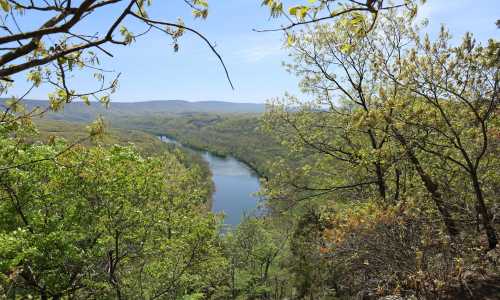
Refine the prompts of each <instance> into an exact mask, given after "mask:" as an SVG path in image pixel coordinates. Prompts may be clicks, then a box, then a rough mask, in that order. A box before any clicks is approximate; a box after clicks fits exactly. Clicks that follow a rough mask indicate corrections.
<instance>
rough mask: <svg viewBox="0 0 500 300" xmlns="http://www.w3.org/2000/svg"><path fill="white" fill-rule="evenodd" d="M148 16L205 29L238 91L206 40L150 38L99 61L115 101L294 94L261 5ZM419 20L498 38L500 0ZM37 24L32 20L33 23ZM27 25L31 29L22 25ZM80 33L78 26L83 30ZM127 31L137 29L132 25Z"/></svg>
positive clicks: (102, 20) (214, 2)
mask: <svg viewBox="0 0 500 300" xmlns="http://www.w3.org/2000/svg"><path fill="white" fill-rule="evenodd" d="M154 3H155V4H154V6H153V9H152V10H151V17H152V18H157V19H162V18H163V19H165V18H169V19H170V20H171V19H172V18H173V19H175V18H177V17H178V16H183V17H184V19H185V22H186V24H188V25H191V26H193V27H194V28H196V29H199V30H200V31H202V32H203V33H204V34H205V35H206V36H207V37H208V38H209V39H210V40H211V41H212V42H214V43H215V44H216V45H217V49H218V51H219V52H220V53H221V55H222V56H223V58H224V61H225V63H226V64H227V67H228V69H229V72H230V75H231V78H232V80H233V82H234V85H235V90H231V88H230V87H229V84H228V82H227V81H226V79H225V76H224V73H223V70H222V68H221V66H220V65H219V63H218V61H217V59H216V57H215V56H214V55H213V54H212V53H211V52H210V51H209V49H208V48H207V47H206V45H205V44H203V42H202V41H201V40H199V39H197V38H195V37H194V36H192V35H190V34H186V35H185V36H184V37H182V39H181V40H180V51H179V52H178V53H174V51H173V50H172V45H171V44H172V42H171V39H169V38H168V37H166V36H164V35H161V34H159V33H153V34H150V35H148V36H146V37H143V38H141V39H139V40H138V41H137V42H136V43H134V44H133V45H132V46H130V47H117V46H109V47H106V49H108V50H110V51H111V52H112V53H113V54H114V56H115V57H114V58H113V59H107V58H105V59H103V66H104V67H106V68H107V69H112V70H116V71H118V72H121V73H122V75H121V78H120V88H119V90H118V91H117V93H115V94H114V95H113V97H112V100H113V101H127V102H129V101H143V100H166V99H183V100H189V101H201V100H222V101H233V102H264V101H266V100H267V99H269V98H273V97H278V96H281V95H283V94H284V92H285V91H288V92H291V93H298V89H297V87H296V85H297V79H296V78H294V77H293V76H291V75H290V74H288V73H287V72H286V71H285V70H284V68H283V67H282V65H281V63H282V61H283V60H286V59H287V53H286V51H285V50H283V49H282V47H281V45H282V36H281V34H280V33H256V32H253V31H252V29H254V28H259V29H262V28H273V27H276V26H278V25H279V24H280V23H279V22H280V21H279V20H278V21H277V20H270V19H269V13H268V11H267V10H266V9H265V8H263V7H261V6H260V3H261V1H260V0H210V1H209V3H210V13H209V17H208V19H207V20H205V21H200V20H192V17H191V15H190V10H189V9H187V8H186V6H185V5H184V4H182V1H181V0H155V1H154ZM112 13H113V12H111V11H110V12H106V13H105V14H102V15H100V16H98V17H97V19H94V20H93V21H92V24H86V27H85V29H86V30H89V28H90V30H95V31H98V30H99V28H102V26H103V25H106V24H107V23H109V21H110V20H111V18H109V15H110V14H112ZM419 16H420V17H421V18H424V17H425V18H428V19H429V26H428V27H427V29H426V31H428V32H429V33H430V34H431V35H434V34H435V33H436V32H437V31H438V29H439V27H440V25H441V24H446V25H447V26H448V27H449V28H450V31H451V33H452V34H453V35H454V36H455V37H456V38H459V37H460V36H461V35H462V34H463V33H465V32H466V31H471V32H473V33H474V34H475V35H476V37H477V38H478V39H479V40H482V41H484V40H487V39H488V38H490V37H495V38H497V39H498V38H499V33H500V30H498V29H496V26H495V20H496V19H497V18H500V1H499V0H474V1H472V0H452V1H450V0H428V1H427V4H425V5H424V6H422V7H421V8H420V15H419ZM38 21H39V20H33V24H29V25H33V26H35V25H36V24H38ZM25 25H26V26H29V25H28V24H25ZM82 28H83V27H82ZM131 29H132V31H134V30H137V31H139V30H138V29H137V28H136V26H135V24H131ZM101 30H102V29H101ZM20 81H21V80H17V82H18V84H17V86H16V87H15V88H14V89H13V90H12V92H14V94H18V95H19V94H21V93H22V91H23V90H24V88H25V85H24V84H21V83H20ZM72 84H73V86H74V87H82V88H90V86H91V84H92V81H91V80H89V79H88V78H79V77H78V78H74V79H73V80H72ZM48 91H49V89H48V88H46V87H42V88H39V89H37V90H35V91H33V92H32V93H31V94H30V96H29V98H32V99H33V98H35V99H46V98H47V92H48Z"/></svg>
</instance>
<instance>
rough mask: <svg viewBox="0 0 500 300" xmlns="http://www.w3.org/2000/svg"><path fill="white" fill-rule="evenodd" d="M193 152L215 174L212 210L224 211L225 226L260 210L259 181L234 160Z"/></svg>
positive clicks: (170, 140) (174, 142)
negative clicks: (199, 156) (257, 194)
mask: <svg viewBox="0 0 500 300" xmlns="http://www.w3.org/2000/svg"><path fill="white" fill-rule="evenodd" d="M160 139H161V140H162V141H163V142H166V143H173V144H176V145H178V146H181V147H184V146H183V145H181V144H180V143H179V142H177V141H176V140H173V139H171V138H168V137H165V136H162V137H160ZM186 148H188V147H186ZM189 149H190V150H192V151H195V152H197V153H199V154H200V155H201V156H202V157H203V159H205V160H206V161H207V162H208V166H209V167H210V171H211V172H212V180H213V182H214V186H215V192H214V194H213V205H212V211H214V212H223V213H224V215H225V218H224V223H225V224H227V225H231V226H235V225H238V224H239V223H240V220H241V218H242V217H243V215H244V214H245V213H251V212H253V211H254V210H255V209H256V206H257V202H258V197H257V196H256V195H254V194H255V193H256V192H257V191H258V190H259V178H258V177H257V176H256V175H255V173H254V172H253V171H252V170H251V169H250V168H249V167H248V166H246V165H245V164H244V163H242V162H241V161H238V160H237V159H235V158H234V157H230V156H228V157H220V156H217V155H214V154H212V153H210V152H207V151H200V150H193V149H191V148H189Z"/></svg>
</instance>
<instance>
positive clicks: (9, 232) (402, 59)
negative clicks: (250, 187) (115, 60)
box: [0, 0, 500, 300]
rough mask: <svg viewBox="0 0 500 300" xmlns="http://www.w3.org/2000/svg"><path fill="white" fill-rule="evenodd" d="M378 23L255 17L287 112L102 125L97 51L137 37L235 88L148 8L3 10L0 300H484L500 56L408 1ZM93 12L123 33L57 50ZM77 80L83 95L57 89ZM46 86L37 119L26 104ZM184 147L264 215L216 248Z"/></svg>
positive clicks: (312, 7) (369, 14) (110, 31)
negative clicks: (197, 59)
mask: <svg viewBox="0 0 500 300" xmlns="http://www.w3.org/2000/svg"><path fill="white" fill-rule="evenodd" d="M181 2H182V1H181ZM394 2H395V3H393V2H388V1H383V0H380V1H348V3H349V4H345V3H340V2H339V1H336V0H325V1H304V3H303V4H301V5H298V6H292V7H288V8H286V7H284V4H283V3H281V2H279V1H269V0H266V1H263V3H262V5H263V6H264V7H265V8H266V9H268V10H269V11H270V13H271V16H272V17H274V18H283V19H284V20H285V21H286V22H290V23H289V24H288V25H283V26H282V27H281V28H276V29H272V30H273V31H281V32H283V35H284V37H285V39H284V48H285V49H286V51H287V52H288V54H289V60H288V61H286V62H285V63H284V68H285V69H286V70H287V71H288V72H289V73H290V75H291V76H295V77H297V78H298V80H299V88H300V91H301V93H302V94H301V95H297V96H294V95H291V94H288V93H287V94H285V96H283V97H281V98H274V99H272V100H269V101H268V103H267V105H266V106H265V107H264V106H263V105H261V104H249V103H245V104H235V103H232V104H230V103H228V104H225V103H223V102H216V101H209V102H198V103H190V102H185V101H172V102H170V101H159V102H144V103H139V104H125V103H118V104H116V105H113V102H110V99H111V98H110V97H111V95H112V93H113V92H115V91H116V89H117V88H118V85H117V79H118V78H113V79H112V80H111V81H110V82H109V83H108V82H107V81H106V80H105V79H104V78H105V75H107V73H108V72H107V71H106V70H105V69H104V68H102V67H101V66H100V62H99V57H100V56H99V55H107V54H110V53H107V50H106V49H105V48H103V46H105V45H108V44H115V45H119V46H128V45H133V44H134V42H135V40H136V39H137V38H139V37H142V36H144V35H147V34H148V33H149V31H151V30H158V31H159V32H161V33H164V34H166V35H167V36H168V37H170V38H171V39H172V41H173V45H174V46H173V47H174V51H175V52H177V51H179V44H178V43H179V38H180V37H181V36H182V35H183V34H184V33H185V32H190V33H193V34H194V35H196V36H197V37H198V38H200V39H201V40H202V41H203V42H205V43H207V45H208V47H209V51H212V52H213V54H214V55H215V57H216V58H217V60H220V64H221V67H222V69H223V70H224V71H225V75H226V76H227V80H228V82H229V84H230V86H231V87H233V83H232V81H231V77H230V73H229V72H228V70H227V69H226V66H225V64H224V61H223V60H222V58H221V56H220V55H219V53H218V52H217V49H216V48H215V47H214V45H213V44H212V43H211V42H210V41H208V39H206V38H205V36H203V34H202V33H200V32H198V31H197V30H195V29H192V28H191V27H189V25H187V24H185V23H184V22H183V21H179V22H177V23H176V22H170V21H168V20H163V21H162V20H157V19H153V18H151V17H150V16H149V15H148V8H150V7H151V5H152V4H151V1H138V0H130V1H129V0H127V1H121V0H118V1H116V0H110V1H108V0H83V1H74V2H73V3H72V1H59V0H54V1H43V3H42V2H40V3H38V2H36V1H13V0H0V8H1V10H2V14H3V16H2V17H1V21H2V22H3V24H4V25H2V26H0V30H3V31H2V32H3V33H2V36H0V45H5V48H1V49H0V96H1V97H3V98H2V99H3V100H2V101H1V102H0V105H1V107H2V110H1V111H0V299H42V300H45V299H173V300H174V299H179V300H202V299H203V300H204V299H207V300H208V299H239V300H243V299H255V300H257V299H261V300H270V299H275V300H278V299H297V300H299V299H310V300H312V299H315V300H316V299H317V300H322V299H324V300H326V299H499V297H500V296H499V295H500V246H499V245H498V244H499V242H498V238H499V230H500V197H499V195H500V176H499V172H498V170H500V147H499V145H500V121H499V119H498V112H499V108H498V104H499V95H500V72H499V70H500V42H499V41H498V40H496V39H494V38H493V37H492V38H490V39H489V40H487V41H486V42H480V41H479V40H476V39H475V38H474V35H473V34H472V33H467V34H465V35H464V36H463V37H462V38H461V39H452V37H451V34H450V33H449V31H448V29H447V28H446V27H445V26H444V25H443V26H442V28H441V30H440V32H439V34H438V35H437V36H435V37H431V36H429V35H428V34H426V29H425V25H426V24H425V22H418V20H417V19H416V18H415V17H416V15H417V12H418V10H417V7H418V6H419V5H422V4H423V2H425V1H402V3H398V1H394ZM120 3H122V4H125V7H120V6H118V7H116V6H115V5H116V4H120ZM181 4H182V5H186V6H187V7H188V9H190V10H192V13H193V15H194V17H195V18H200V19H205V18H206V17H207V15H208V2H207V1H204V0H187V1H184V3H181ZM256 5H259V3H256ZM122 6H123V5H122ZM103 7H108V8H112V9H114V10H116V11H117V12H118V13H119V14H118V17H116V19H114V20H113V23H112V24H111V25H110V27H109V28H104V30H105V31H104V35H102V32H101V33H96V35H95V36H88V35H87V34H84V33H82V34H77V33H73V32H74V31H73V29H75V28H74V27H73V26H76V24H78V23H79V22H80V21H81V20H82V19H85V18H91V17H92V16H93V14H94V13H95V12H96V11H100V9H102V8H103ZM47 11H48V12H50V13H52V14H53V15H52V16H51V17H50V18H48V19H47V20H46V23H45V24H44V25H42V27H40V28H34V29H33V31H21V30H20V29H18V27H17V26H16V24H17V21H16V20H17V19H16V18H20V19H21V18H29V16H30V14H34V15H35V16H37V14H38V13H40V12H47ZM126 17H128V18H133V19H134V21H136V22H139V23H140V24H142V25H143V26H145V28H146V29H145V31H144V32H142V33H135V34H134V33H132V32H131V31H129V29H128V28H129V27H126V26H125V25H123V24H124V19H125V18H126ZM420 23H422V24H420ZM497 23H498V22H497ZM83 24H85V23H83ZM497 25H498V26H499V27H500V24H497ZM80 26H82V25H81V24H80ZM134 26H137V24H135V25H133V26H132V27H134ZM492 26H494V25H493V24H492ZM83 27H84V26H83ZM76 28H79V27H78V26H76ZM134 28H135V27H134ZM75 30H76V29H75ZM137 32H139V31H137ZM3 34H5V35H4V36H3ZM56 38H57V39H58V40H59V42H54V40H55V39H56ZM95 51H97V52H95ZM96 53H101V54H96ZM108 56H109V55H108ZM111 56H112V55H111ZM76 69H79V70H86V71H89V70H90V71H91V72H97V73H94V74H93V75H92V77H93V78H94V79H95V80H96V81H97V83H98V88H97V89H96V90H94V91H90V92H85V91H80V89H77V90H75V89H72V88H70V87H69V83H68V82H69V80H70V79H71V78H72V77H71V76H70V74H72V72H75V70H76ZM21 72H27V73H25V74H24V75H27V78H26V81H27V82H28V83H29V85H30V86H31V87H30V88H28V91H27V92H26V93H24V94H22V95H21V96H13V94H14V93H13V92H11V91H12V90H13V88H14V86H15V84H16V81H17V80H19V79H18V77H16V75H19V74H20V73H21ZM117 77H119V75H118V76H117ZM42 84H49V85H51V86H52V87H53V88H54V89H55V91H54V92H53V93H51V94H49V95H48V101H40V102H38V101H35V100H27V99H26V97H27V95H29V93H30V91H31V90H32V89H36V88H38V87H40V86H41V85H42ZM91 99H94V100H97V101H90V100H91ZM98 102H100V103H98ZM158 136H168V137H170V138H173V139H175V140H176V141H178V142H179V143H181V144H183V145H184V147H177V146H176V145H172V144H166V143H162V142H161V141H160V140H159V139H158ZM189 147H190V148H194V149H202V150H208V151H210V152H212V153H214V154H217V155H221V156H233V157H236V158H237V159H239V160H240V161H242V162H244V163H245V164H247V165H248V166H249V167H250V168H252V169H253V170H254V171H255V172H256V174H258V175H259V176H260V177H261V189H260V191H259V195H260V196H261V197H262V198H263V199H264V201H263V203H260V205H261V206H262V208H263V210H262V212H259V213H258V214H249V215H246V216H245V217H244V218H243V219H242V220H241V223H240V224H239V225H238V226H237V227H235V228H229V229H228V228H227V227H224V220H223V216H222V215H220V214H217V213H216V212H212V211H211V209H210V208H211V202H212V196H213V193H214V186H213V183H212V174H211V173H210V169H209V165H208V164H207V162H206V161H204V160H203V158H202V157H201V156H200V155H199V154H197V153H196V152H192V151H189V150H187V149H186V148H189ZM235 201H238V199H235Z"/></svg>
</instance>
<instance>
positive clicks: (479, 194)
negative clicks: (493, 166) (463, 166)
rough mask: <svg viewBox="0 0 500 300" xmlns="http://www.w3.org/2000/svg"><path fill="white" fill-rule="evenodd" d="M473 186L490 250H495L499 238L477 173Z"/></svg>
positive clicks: (472, 175) (474, 175) (472, 174)
mask: <svg viewBox="0 0 500 300" xmlns="http://www.w3.org/2000/svg"><path fill="white" fill-rule="evenodd" d="M471 178H472V185H473V186H474V192H475V194H476V200H477V210H478V212H479V213H480V214H481V220H482V223H483V226H484V230H485V231H486V236H487V237H488V246H489V249H490V250H491V249H495V248H496V246H497V244H498V236H497V233H496V230H495V228H494V227H493V225H492V222H491V220H492V218H491V215H490V213H489V211H488V208H487V207H486V203H485V202H484V196H483V191H482V190H481V184H480V183H479V179H478V178H477V174H476V173H475V172H472V173H471Z"/></svg>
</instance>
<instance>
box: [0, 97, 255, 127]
mask: <svg viewBox="0 0 500 300" xmlns="http://www.w3.org/2000/svg"><path fill="white" fill-rule="evenodd" d="M5 100H6V99H1V100H0V103H3V102H4V101H5ZM23 103H24V104H25V105H26V106H27V108H28V109H33V108H35V107H37V106H38V107H42V108H43V107H48V105H49V102H48V101H47V100H31V99H30V100H24V101H23ZM264 110H265V104H263V103H237V102H224V101H199V102H190V101H185V100H155V101H144V102H118V101H112V102H111V103H110V106H109V108H108V109H106V108H105V107H104V106H103V105H102V104H100V103H98V102H92V103H91V105H90V106H89V105H86V104H85V103H83V102H72V103H69V104H66V105H65V106H64V109H63V110H62V111H59V112H56V113H49V114H48V118H50V119H54V120H65V121H71V122H89V121H92V120H94V119H95V118H96V117H97V116H99V115H102V116H103V117H105V118H109V119H114V118H124V117H127V116H130V117H134V116H147V115H151V116H158V115H175V114H177V115H178V114H183V115H184V114H190V113H221V114H224V113H263V112H264Z"/></svg>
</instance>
